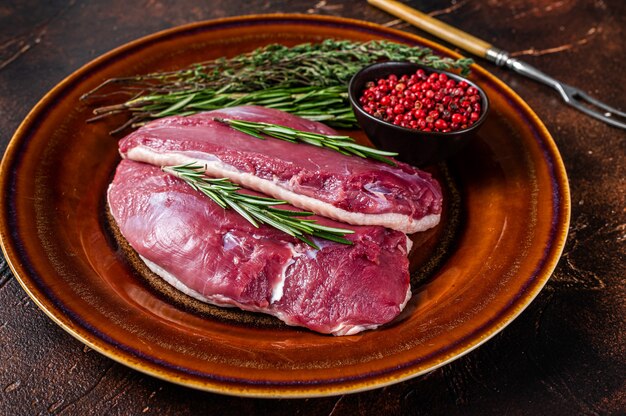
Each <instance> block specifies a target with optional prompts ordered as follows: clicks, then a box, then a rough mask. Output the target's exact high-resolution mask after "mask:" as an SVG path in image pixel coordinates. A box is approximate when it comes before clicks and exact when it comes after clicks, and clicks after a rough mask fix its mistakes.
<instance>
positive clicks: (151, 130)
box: [120, 106, 442, 234]
mask: <svg viewBox="0 0 626 416" xmlns="http://www.w3.org/2000/svg"><path fill="white" fill-rule="evenodd" d="M214 117H222V118H230V119H241V120H247V121H255V122H266V123H273V124H279V125H284V126H288V127H292V128H295V129H298V130H305V131H311V132H317V133H323V134H337V133H336V132H335V131H334V130H332V129H331V128H329V127H327V126H325V125H323V124H321V123H317V122H314V121H309V120H305V119H302V118H300V117H296V116H294V115H291V114H287V113H285V112H282V111H278V110H273V109H268V108H263V107H256V106H246V107H234V108H228V109H223V110H217V111H211V112H206V113H200V114H196V115H192V116H187V117H181V116H173V117H167V118H163V119H160V120H156V121H153V122H151V123H148V124H147V125H145V126H143V127H141V128H140V129H138V130H136V131H135V132H133V133H131V134H130V135H128V136H127V137H125V138H124V139H122V140H121V141H120V153H121V155H122V157H125V158H128V159H131V160H135V161H139V162H145V163H150V164H153V165H158V166H166V165H179V164H187V163H192V162H193V163H198V164H201V165H204V166H205V167H206V170H207V175H209V176H214V177H227V178H229V179H230V180H232V181H233V182H236V183H238V184H240V185H243V186H244V187H246V188H249V189H253V190H256V191H258V192H261V193H264V194H267V195H271V196H273V197H274V198H277V199H281V200H285V201H288V202H289V203H290V204H292V205H294V206H297V207H299V208H303V209H305V210H308V211H312V212H315V213H316V214H318V215H321V216H325V217H328V218H333V219H336V220H338V221H342V222H346V223H349V224H355V225H381V226H384V227H388V228H391V229H394V230H399V231H402V232H405V233H409V234H410V233H414V232H417V231H424V230H426V229H428V228H431V227H433V226H435V225H437V223H439V220H440V216H441V205H442V196H441V189H440V187H439V184H438V183H437V182H436V181H435V180H434V179H433V178H432V177H431V176H430V175H429V174H428V173H426V172H422V171H420V170H418V169H416V168H414V167H412V166H409V165H407V164H404V163H401V162H396V163H397V166H395V167H393V166H389V165H387V164H385V163H381V162H376V161H373V160H369V159H363V158H360V157H356V156H346V155H343V154H341V153H338V152H335V151H333V150H330V149H324V148H319V147H315V146H312V145H307V144H302V143H290V142H286V141H283V140H279V139H274V138H269V137H268V138H267V139H266V140H261V139H258V138H255V137H252V136H249V135H247V134H245V133H241V132H239V131H237V130H234V129H232V128H231V127H229V126H226V125H224V124H222V123H219V122H216V121H214V120H213V118H214Z"/></svg>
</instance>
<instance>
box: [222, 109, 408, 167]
mask: <svg viewBox="0 0 626 416" xmlns="http://www.w3.org/2000/svg"><path fill="white" fill-rule="evenodd" d="M213 120H215V121H218V122H220V123H223V124H226V125H228V126H230V127H232V128H233V129H235V130H238V131H240V132H242V133H245V134H248V135H250V136H254V137H256V138H258V139H264V137H263V136H262V134H265V135H267V136H270V137H274V138H276V139H280V140H285V141H287V142H291V143H298V142H300V143H307V144H310V145H313V146H317V147H325V148H328V149H332V150H335V151H337V152H339V153H342V154H344V155H347V156H351V155H354V156H358V157H362V158H371V159H375V160H378V161H380V162H384V163H386V164H388V165H391V166H395V165H396V164H395V163H394V161H393V160H390V159H388V158H387V157H385V156H397V155H398V154H397V153H394V152H387V151H384V150H378V149H374V148H372V147H368V146H362V145H360V144H357V143H355V142H354V139H353V138H352V137H350V136H337V135H325V134H320V133H312V132H308V131H302V130H296V129H292V128H291V127H287V126H281V125H278V124H271V123H261V122H255V121H246V120H234V119H226V118H221V117H214V118H213Z"/></svg>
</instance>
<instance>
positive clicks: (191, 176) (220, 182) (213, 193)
mask: <svg viewBox="0 0 626 416" xmlns="http://www.w3.org/2000/svg"><path fill="white" fill-rule="evenodd" d="M161 169H162V170H163V171H164V172H166V173H168V174H170V175H174V176H176V177H178V178H180V179H182V180H183V181H185V182H186V183H187V184H188V185H189V186H191V187H192V188H193V189H195V190H196V191H198V192H201V193H203V194H204V195H206V196H208V197H209V198H211V199H212V200H213V201H214V202H215V203H216V204H218V205H219V206H220V207H222V208H224V209H229V208H230V209H233V210H234V211H236V212H237V213H238V214H239V215H241V216H242V217H244V218H245V219H246V220H248V221H249V222H250V223H251V224H252V225H254V226H255V227H257V228H258V227H259V224H266V225H269V226H271V227H274V228H276V229H278V230H281V231H283V232H285V233H287V234H289V235H291V236H293V237H296V238H298V239H299V240H301V241H303V242H305V243H306V244H308V245H309V246H311V247H313V248H315V249H319V247H318V246H317V245H316V244H315V243H314V242H313V241H311V237H317V238H322V239H325V240H330V241H335V242H337V243H341V244H349V245H350V244H352V242H351V241H350V240H348V239H346V238H344V236H345V235H346V234H352V233H354V231H353V230H348V229H343V228H334V227H326V226H323V225H320V224H318V223H317V222H316V221H315V220H311V219H305V218H303V217H309V216H311V215H313V213H312V212H308V211H290V210H286V209H280V208H275V207H274V206H275V205H282V204H286V203H287V202H286V201H281V200H278V199H274V198H267V197H261V196H256V195H249V194H244V193H242V192H239V191H240V190H241V187H240V186H239V185H236V184H234V183H233V182H231V181H229V180H228V179H226V178H218V179H213V178H209V177H207V176H205V174H204V172H205V168H204V167H203V166H201V165H198V164H195V163H189V164H186V165H176V166H164V167H162V168H161Z"/></svg>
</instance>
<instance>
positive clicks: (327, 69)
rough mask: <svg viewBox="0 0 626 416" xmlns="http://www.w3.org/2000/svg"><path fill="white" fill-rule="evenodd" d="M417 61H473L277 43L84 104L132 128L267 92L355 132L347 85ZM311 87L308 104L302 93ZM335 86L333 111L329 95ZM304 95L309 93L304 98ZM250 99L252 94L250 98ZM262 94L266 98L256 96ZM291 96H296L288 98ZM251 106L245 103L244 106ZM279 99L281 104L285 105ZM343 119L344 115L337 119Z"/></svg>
mask: <svg viewBox="0 0 626 416" xmlns="http://www.w3.org/2000/svg"><path fill="white" fill-rule="evenodd" d="M384 60H396V61H408V62H417V63H421V64H423V65H426V66H430V67H433V68H437V69H456V70H459V71H460V72H461V74H467V73H468V72H469V66H470V65H471V63H472V60H471V59H467V58H463V59H458V60H455V59H451V58H446V57H441V56H438V55H436V54H433V53H432V51H431V50H430V49H428V48H422V47H416V46H409V45H403V44H398V43H394V42H389V41H384V40H376V41H369V42H358V41H349V40H332V39H329V40H325V41H323V42H321V43H314V44H310V43H305V44H300V45H296V46H291V47H289V46H284V45H278V44H272V45H268V46H265V47H262V48H258V49H256V50H254V51H252V52H249V53H245V54H241V55H237V56H235V57H232V58H219V59H215V60H212V61H207V62H202V63H198V64H194V65H191V66H190V67H188V68H185V69H181V70H177V71H168V72H156V73H151V74H146V75H137V76H130V77H121V78H112V79H109V80H107V81H105V82H104V83H102V84H101V85H99V86H98V87H96V88H95V89H94V90H92V91H90V92H88V93H87V94H85V95H83V97H82V99H94V100H102V99H104V100H111V101H113V104H110V105H106V106H103V107H99V108H97V109H96V110H95V111H94V112H95V114H96V117H94V118H93V119H92V120H97V119H100V118H103V117H108V116H110V115H114V114H120V113H123V114H126V115H128V116H129V122H127V123H125V124H124V125H123V126H122V128H120V129H117V130H118V131H119V130H122V129H123V128H126V127H129V126H134V127H137V126H140V125H142V124H144V123H146V122H147V121H149V120H152V119H155V118H160V117H164V116H166V115H173V114H179V115H186V114H193V113H196V112H199V111H206V110H207V109H212V108H216V107H213V105H217V103H218V102H220V107H219V108H223V107H229V106H234V105H241V104H257V105H266V104H263V103H262V102H261V101H262V100H263V99H265V98H266V97H262V96H263V94H264V93H265V92H266V90H268V89H276V90H273V91H271V92H270V94H279V93H281V94H283V95H282V98H281V99H280V100H283V101H281V104H280V105H281V106H283V108H281V109H283V110H284V111H287V112H294V113H296V114H298V115H300V116H302V117H305V118H310V119H313V120H320V121H323V122H325V123H327V124H329V125H331V126H333V127H356V126H357V124H356V120H355V119H354V116H353V115H352V116H351V117H350V116H348V115H347V114H348V113H351V110H350V105H349V103H348V100H347V83H348V81H349V80H350V78H351V77H352V76H353V75H354V74H355V73H356V72H357V71H359V70H360V69H361V68H363V67H364V66H366V65H369V64H372V63H375V62H379V61H384ZM302 87H305V88H311V90H310V91H309V92H310V93H311V94H312V95H311V96H309V97H307V100H308V103H307V105H311V107H310V108H308V107H307V106H305V104H304V103H302V102H299V101H298V100H300V101H302V100H303V98H302V96H301V95H299V94H302V91H301V90H299V88H302ZM329 87H337V88H338V92H337V91H333V94H335V95H334V96H333V97H332V105H330V108H331V109H332V111H331V113H330V115H329V113H328V112H327V111H326V109H327V108H328V107H329V106H328V105H326V104H324V103H325V102H327V101H328V100H329V99H330V98H329V97H328V96H326V93H327V92H328V91H326V92H324V93H320V94H316V93H315V91H325V89H326V88H329ZM304 94H305V95H306V93H304ZM246 95H252V97H250V98H245V97H246ZM259 95H261V97H259ZM288 95H296V96H297V97H292V98H290V99H291V100H293V102H289V101H288V99H287V98H286V97H287V96H288ZM246 100H248V101H246ZM280 100H279V101H280ZM334 112H338V113H340V115H336V114H334Z"/></svg>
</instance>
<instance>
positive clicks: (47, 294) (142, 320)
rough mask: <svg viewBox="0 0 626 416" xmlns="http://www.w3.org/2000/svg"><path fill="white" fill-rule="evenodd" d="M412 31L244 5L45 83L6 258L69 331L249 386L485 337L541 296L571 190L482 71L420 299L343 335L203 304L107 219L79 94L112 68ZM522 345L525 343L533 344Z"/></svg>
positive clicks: (260, 390) (21, 158)
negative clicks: (249, 10)
mask: <svg viewBox="0 0 626 416" xmlns="http://www.w3.org/2000/svg"><path fill="white" fill-rule="evenodd" d="M328 37H333V38H346V39H355V40H367V39H374V38H384V39H389V40H393V41H397V42H405V43H408V44H415V45H426V46H428V47H431V48H432V49H434V50H436V51H438V52H439V53H441V54H443V55H448V56H456V55H455V54H454V53H453V52H451V51H449V50H447V49H444V48H443V47H441V46H438V45H436V44H433V43H431V42H428V41H426V40H424V39H421V38H418V37H416V36H413V35H410V34H406V33H402V32H399V31H395V30H391V29H388V28H384V27H381V26H377V25H373V24H368V23H365V22H359V21H354V20H346V19H339V18H330V17H316V16H300V15H271V16H249V17H240V18H233V19H225V20H217V21H211V22H203V23H198V24H192V25H187V26H183V27H179V28H175V29H172V30H168V31H165V32H161V33H157V34H155V35H152V36H148V37H146V38H143V39H140V40H138V41H135V42H132V43H129V44H127V45H125V46H122V47H120V48H118V49H116V50H114V51H112V52H110V53H108V54H106V55H104V56H102V57H100V58H98V59H96V60H95V61H93V62H91V63H89V64H87V65H86V66H84V67H83V68H81V69H80V70H78V71H76V72H75V73H74V74H72V75H71V76H69V77H68V78H67V79H65V80H64V81H63V82H61V83H60V84H59V85H58V86H57V87H55V88H54V89H53V90H52V91H51V92H50V93H48V94H47V95H46V96H45V97H44V98H43V99H42V100H41V102H39V103H38V104H37V106H36V107H35V108H34V109H33V110H32V112H31V113H30V114H29V115H28V117H27V118H26V119H25V120H24V122H23V123H22V125H21V126H20V127H19V129H18V131H17V132H16V134H15V136H14V137H13V140H12V141H11V143H10V145H9V148H8V150H7V152H6V155H5V157H4V159H3V161H2V167H1V175H2V176H1V179H0V190H1V192H2V202H1V208H2V211H1V218H0V221H1V222H0V231H1V236H2V246H3V249H4V252H5V255H6V257H7V259H8V261H9V263H10V265H11V268H12V269H13V272H14V273H15V275H16V276H17V278H18V279H19V281H20V283H21V284H22V286H23V287H24V289H25V290H26V291H27V292H28V294H29V295H30V296H31V297H32V298H33V299H34V301H35V302H36V303H37V305H39V307H41V308H42V309H43V310H44V311H45V312H46V313H47V314H48V315H49V316H50V317H51V318H52V319H53V320H54V321H55V322H57V323H58V324H59V325H61V326H62V327H63V328H64V329H65V330H67V331H68V332H69V333H70V334H72V335H73V336H75V337H76V338H78V339H80V340H81V341H82V342H84V343H86V344H87V345H89V346H90V347H92V348H94V349H96V350H97V351H99V352H101V353H103V354H105V355H107V356H109V357H111V358H112V359H114V360H117V361H119V362H121V363H124V364H126V365H128V366H130V367H133V368H135V369H137V370H140V371H143V372H146V373H148V374H152V375H154V376H157V377H161V378H163V379H166V380H169V381H172V382H175V383H180V384H184V385H187V386H192V387H196V388H200V389H205V390H210V391H215V392H221V393H227V394H233V395H242V396H262V397H306V396H323V395H332V394H339V393H346V392H353V391H359V390H365V389H371V388H375V387H380V386H384V385H387V384H391V383H396V382H399V381H402V380H405V379H407V378H410V377H415V376H417V375H420V374H423V373H425V372H427V371H430V370H432V369H434V368H436V367H439V366H441V365H443V364H446V363H448V362H450V361H451V360H453V359H455V358H458V357H459V356H461V355H463V354H465V353H467V352H468V351H470V350H472V349H474V348H476V347H477V346H479V345H480V344H482V343H483V342H485V341H487V340H488V339H489V338H491V337H492V336H493V335H494V334H496V333H497V332H498V331H500V330H501V329H502V328H504V327H505V326H506V325H507V324H508V323H510V322H511V321H512V320H513V319H514V318H515V317H516V316H518V315H519V314H520V313H521V312H522V310H523V309H524V308H525V307H526V306H527V305H528V304H529V303H530V302H531V301H532V299H533V298H534V297H535V296H536V295H537V293H538V292H539V291H540V290H541V288H542V287H543V285H544V284H545V283H546V281H547V279H548V278H549V276H550V274H551V272H552V270H553V269H554V267H555V264H556V262H557V260H558V258H559V255H560V253H561V250H562V248H563V244H564V240H565V237H566V230H567V226H568V222H569V191H568V184H567V179H566V174H565V170H564V168H563V163H562V161H561V158H560V156H559V153H558V151H557V148H556V146H555V144H554V142H553V140H552V138H551V137H550V135H549V133H548V132H547V130H546V128H545V127H544V126H543V124H542V123H541V121H540V120H539V119H538V118H537V116H536V115H535V114H534V113H533V112H532V110H531V109H530V108H529V107H528V106H527V105H526V104H525V103H524V102H523V101H522V100H521V99H520V98H519V97H518V96H517V95H515V93H513V92H512V91H511V90H510V89H509V88H507V87H506V86H505V85H504V84H502V83H501V82H500V81H498V80H497V79H496V78H494V77H493V76H492V75H490V74H489V73H487V72H486V71H485V70H483V69H482V68H479V67H476V68H474V70H473V75H472V79H473V80H474V81H475V82H476V83H478V84H480V85H481V86H482V87H483V88H484V89H485V90H486V92H487V94H488V95H489V97H490V100H491V104H492V109H491V113H490V115H489V117H488V120H487V121H486V123H485V124H484V126H483V127H482V129H481V131H480V133H479V135H478V137H477V139H476V140H475V141H474V142H473V143H472V144H471V145H470V146H469V148H468V149H467V150H466V151H465V152H464V154H463V155H462V156H461V157H458V158H457V159H455V160H452V161H450V162H449V163H448V166H447V167H443V168H442V167H440V168H437V169H434V172H435V174H436V175H437V176H438V177H439V179H440V180H441V181H442V183H444V185H445V187H446V190H447V191H446V192H447V201H448V203H447V205H446V208H445V209H446V212H445V217H444V221H443V222H442V224H441V225H440V226H439V227H437V228H436V229H435V230H432V231H430V232H427V233H423V234H420V235H416V236H415V237H414V239H415V240H416V249H414V250H413V254H411V264H412V271H413V278H414V297H413V299H412V300H411V302H410V304H409V307H408V309H407V311H406V313H404V314H403V315H402V316H401V317H400V318H399V319H398V320H397V321H396V322H394V323H392V324H391V325H387V326H385V327H383V328H380V329H378V330H375V331H369V332H365V333H362V334H360V335H357V336H349V337H332V336H324V335H319V334H315V333H313V332H309V331H307V330H304V329H298V328H291V327H287V326H284V325H282V324H279V323H278V322H277V321H275V320H273V319H270V318H265V317H260V316H257V315H254V314H246V313H243V312H238V311H229V312H228V313H222V312H220V311H221V310H220V309H218V308H210V307H207V308H204V309H203V308H196V307H194V306H193V305H192V304H191V303H189V304H187V302H185V301H184V299H183V300H182V301H181V298H180V297H177V296H175V295H174V296H171V294H168V293H163V292H162V291H161V290H159V289H158V288H157V289H155V287H154V286H153V285H151V284H150V282H149V281H147V280H146V279H145V278H144V277H143V276H142V275H141V273H140V272H139V271H138V270H136V269H134V268H133V266H132V263H131V262H129V260H128V258H127V257H128V256H127V255H126V254H125V252H124V251H122V250H120V249H119V247H118V245H117V243H116V241H115V239H114V238H113V237H112V234H111V231H110V229H109V227H108V225H107V218H106V215H105V204H104V195H105V191H106V188H107V185H108V183H109V181H110V179H111V174H112V172H113V170H114V168H115V166H116V164H117V163H118V160H119V157H118V154H117V148H116V141H115V140H114V139H112V138H111V137H110V136H108V135H107V132H108V131H109V130H111V129H112V127H114V126H115V125H116V123H117V122H119V120H109V121H106V122H101V123H95V124H87V123H85V120H86V119H87V118H88V117H89V116H90V108H88V107H87V106H86V105H84V104H83V103H81V102H80V101H79V97H80V96H81V94H83V93H85V92H86V91H89V90H90V89H92V88H93V87H95V86H96V85H97V84H99V83H100V82H101V81H103V80H104V79H106V78H109V77H113V76H121V75H132V74H137V73H144V72H148V71H153V70H162V69H172V68H179V67H181V66H183V65H187V64H190V63H193V62H197V61H202V60H206V59H209V58H214V57H218V56H221V55H233V54H237V53H241V52H245V51H250V50H252V49H253V48H256V47H258V46H261V45H265V44H268V43H271V42H282V43H285V44H290V45H291V44H296V43H301V42H307V41H313V42H315V41H320V40H322V39H324V38H328ZM522 342H523V341H522Z"/></svg>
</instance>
